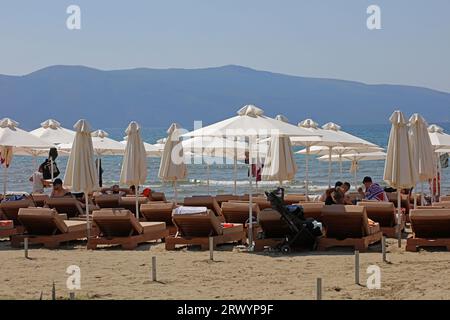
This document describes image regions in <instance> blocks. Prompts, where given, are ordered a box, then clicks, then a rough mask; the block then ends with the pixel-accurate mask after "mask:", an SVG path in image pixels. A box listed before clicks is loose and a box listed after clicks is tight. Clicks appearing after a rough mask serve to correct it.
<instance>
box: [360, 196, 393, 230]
mask: <svg viewBox="0 0 450 320" xmlns="http://www.w3.org/2000/svg"><path fill="white" fill-rule="evenodd" d="M358 206H363V207H365V208H366V213H367V217H368V218H369V219H372V220H373V221H375V222H378V223H379V224H380V227H393V226H395V224H396V219H395V206H394V204H393V203H392V202H388V201H361V202H358Z"/></svg>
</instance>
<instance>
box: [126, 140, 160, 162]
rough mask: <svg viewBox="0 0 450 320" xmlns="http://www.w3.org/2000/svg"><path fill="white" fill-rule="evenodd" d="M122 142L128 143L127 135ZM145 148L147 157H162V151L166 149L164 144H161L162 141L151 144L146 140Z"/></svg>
mask: <svg viewBox="0 0 450 320" xmlns="http://www.w3.org/2000/svg"><path fill="white" fill-rule="evenodd" d="M120 143H122V144H124V145H126V144H127V137H124V140H122V141H120ZM144 148H145V153H146V155H147V157H149V158H160V157H161V156H162V153H163V150H164V144H160V143H156V144H150V143H147V142H144Z"/></svg>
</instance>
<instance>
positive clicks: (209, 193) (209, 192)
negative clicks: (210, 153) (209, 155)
mask: <svg viewBox="0 0 450 320" xmlns="http://www.w3.org/2000/svg"><path fill="white" fill-rule="evenodd" d="M206 174H207V175H208V180H207V185H208V195H209V196H210V195H211V189H210V187H209V177H210V172H209V164H208V163H207V164H206Z"/></svg>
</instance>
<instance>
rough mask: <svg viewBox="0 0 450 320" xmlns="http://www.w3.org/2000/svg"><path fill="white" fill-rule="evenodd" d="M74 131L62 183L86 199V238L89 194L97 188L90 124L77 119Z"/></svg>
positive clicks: (88, 222)
mask: <svg viewBox="0 0 450 320" xmlns="http://www.w3.org/2000/svg"><path fill="white" fill-rule="evenodd" d="M74 129H75V131H76V134H75V138H74V141H73V145H72V150H71V152H70V155H69V160H68V161H67V167H66V174H65V176H64V185H66V186H70V187H71V188H72V190H73V191H75V192H84V196H85V200H86V221H87V232H88V238H89V236H90V226H89V224H90V220H89V196H88V194H89V193H90V192H92V191H95V190H98V188H99V186H98V174H97V170H96V169H95V163H94V148H93V147H92V137H91V131H92V130H91V126H90V125H89V123H88V122H87V121H86V120H79V121H77V123H75V125H74Z"/></svg>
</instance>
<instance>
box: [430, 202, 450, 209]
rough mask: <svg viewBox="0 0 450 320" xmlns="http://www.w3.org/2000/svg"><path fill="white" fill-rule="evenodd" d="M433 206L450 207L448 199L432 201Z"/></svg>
mask: <svg viewBox="0 0 450 320" xmlns="http://www.w3.org/2000/svg"><path fill="white" fill-rule="evenodd" d="M433 207H439V208H445V209H450V201H440V202H434V203H433Z"/></svg>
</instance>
